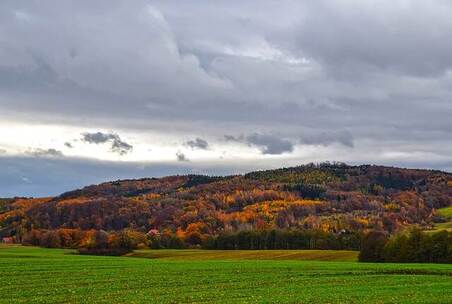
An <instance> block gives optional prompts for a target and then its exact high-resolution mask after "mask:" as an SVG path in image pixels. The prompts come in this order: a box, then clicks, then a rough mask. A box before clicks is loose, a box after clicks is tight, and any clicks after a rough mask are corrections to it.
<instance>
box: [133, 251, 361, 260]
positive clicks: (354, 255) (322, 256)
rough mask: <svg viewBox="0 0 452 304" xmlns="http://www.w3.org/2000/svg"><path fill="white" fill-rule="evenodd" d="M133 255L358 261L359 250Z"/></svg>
mask: <svg viewBox="0 0 452 304" xmlns="http://www.w3.org/2000/svg"><path fill="white" fill-rule="evenodd" d="M128 256H132V257H141V258H149V259H162V258H165V259H168V260H185V261H187V260H313V261H343V262H356V261H357V260H358V252H357V251H348V250H197V249H194V250H190V249H187V250H178V249H172V250H171V249H169V250H136V251H135V252H133V253H131V254H129V255H128Z"/></svg>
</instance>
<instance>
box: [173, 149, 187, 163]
mask: <svg viewBox="0 0 452 304" xmlns="http://www.w3.org/2000/svg"><path fill="white" fill-rule="evenodd" d="M176 158H177V161H180V162H188V161H190V160H189V159H188V158H187V156H186V155H185V154H184V153H182V152H180V151H177V152H176Z"/></svg>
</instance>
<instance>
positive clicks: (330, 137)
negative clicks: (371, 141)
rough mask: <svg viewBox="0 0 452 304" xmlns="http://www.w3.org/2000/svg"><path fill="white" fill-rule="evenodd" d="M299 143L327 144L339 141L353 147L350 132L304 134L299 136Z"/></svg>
mask: <svg viewBox="0 0 452 304" xmlns="http://www.w3.org/2000/svg"><path fill="white" fill-rule="evenodd" d="M301 143H302V144H305V145H322V146H329V145H331V144H334V143H340V144H342V145H344V146H347V147H350V148H353V146H354V143H353V135H352V134H351V133H350V132H347V131H342V132H330V133H326V132H323V133H317V134H311V135H305V136H302V137H301Z"/></svg>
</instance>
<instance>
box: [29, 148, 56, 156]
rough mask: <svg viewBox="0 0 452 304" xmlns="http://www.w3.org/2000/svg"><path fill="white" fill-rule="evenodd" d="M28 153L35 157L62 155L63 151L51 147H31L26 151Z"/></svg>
mask: <svg viewBox="0 0 452 304" xmlns="http://www.w3.org/2000/svg"><path fill="white" fill-rule="evenodd" d="M26 154H28V155H31V156H34V157H62V156H64V155H63V152H61V151H59V150H56V149H53V148H49V149H41V148H34V149H29V150H28V151H26Z"/></svg>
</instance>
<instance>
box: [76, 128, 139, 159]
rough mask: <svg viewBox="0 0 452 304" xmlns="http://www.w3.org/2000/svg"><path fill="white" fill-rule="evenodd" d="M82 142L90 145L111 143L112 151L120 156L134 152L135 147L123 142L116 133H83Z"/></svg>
mask: <svg viewBox="0 0 452 304" xmlns="http://www.w3.org/2000/svg"><path fill="white" fill-rule="evenodd" d="M82 140H83V141H84V142H87V143H90V144H104V143H107V142H108V143H111V148H110V149H111V151H113V152H116V153H118V154H120V155H125V154H127V153H129V152H130V151H132V149H133V146H132V145H130V144H128V143H126V142H125V141H123V140H121V138H120V137H119V135H118V134H115V133H103V132H94V133H88V132H87V133H83V134H82Z"/></svg>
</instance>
